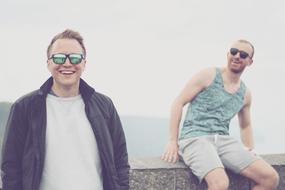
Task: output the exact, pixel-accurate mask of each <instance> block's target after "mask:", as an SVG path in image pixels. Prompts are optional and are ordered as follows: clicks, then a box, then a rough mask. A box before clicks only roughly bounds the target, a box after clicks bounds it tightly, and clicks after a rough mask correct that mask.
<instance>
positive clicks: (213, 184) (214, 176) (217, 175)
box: [205, 168, 229, 190]
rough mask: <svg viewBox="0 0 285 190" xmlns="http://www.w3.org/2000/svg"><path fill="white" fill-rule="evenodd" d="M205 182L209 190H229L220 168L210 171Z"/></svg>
mask: <svg viewBox="0 0 285 190" xmlns="http://www.w3.org/2000/svg"><path fill="white" fill-rule="evenodd" d="M205 181H206V182H207V185H208V189H209V190H227V189H228V188H229V178H228V176H227V174H226V172H225V170H224V169H222V168H218V169H214V170H213V171H211V172H210V173H209V174H208V175H207V176H206V177H205Z"/></svg>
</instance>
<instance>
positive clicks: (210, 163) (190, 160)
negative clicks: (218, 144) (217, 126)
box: [179, 137, 223, 182]
mask: <svg viewBox="0 0 285 190" xmlns="http://www.w3.org/2000/svg"><path fill="white" fill-rule="evenodd" d="M179 154H180V155H181V157H182V158H183V161H184V163H185V164H186V165H187V166H189V167H190V169H191V170H192V172H193V173H194V174H195V175H196V176H197V177H198V178H199V180H200V182H201V181H202V179H203V178H204V177H205V176H206V175H207V174H208V173H209V172H210V171H212V170H214V169H216V168H223V164H222V162H221V160H220V158H219V156H218V153H217V150H216V148H215V146H214V145H213V144H212V143H211V142H210V141H209V140H207V139H206V138H203V137H194V138H191V139H187V140H184V141H182V142H181V143H179Z"/></svg>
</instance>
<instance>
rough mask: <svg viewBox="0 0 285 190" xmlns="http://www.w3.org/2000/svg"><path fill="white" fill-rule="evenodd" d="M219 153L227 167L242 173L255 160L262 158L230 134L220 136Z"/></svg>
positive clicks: (218, 142)
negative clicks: (245, 147)
mask: <svg viewBox="0 0 285 190" xmlns="http://www.w3.org/2000/svg"><path fill="white" fill-rule="evenodd" d="M217 146H218V154H219V156H220V158H221V161H222V163H223V165H224V166H225V168H228V169H230V170H232V171H233V172H235V173H240V172H241V171H242V170H244V169H245V168H247V167H248V166H249V165H250V164H252V163H253V162H255V161H257V160H260V159H261V158H260V157H259V156H257V155H255V154H254V153H252V152H250V151H248V150H246V149H244V146H243V144H242V143H241V142H239V141H237V140H236V139H234V138H232V137H229V136H224V137H223V136H220V137H219V139H218V141H217Z"/></svg>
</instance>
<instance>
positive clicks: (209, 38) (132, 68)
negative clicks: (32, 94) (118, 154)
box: [0, 0, 285, 152]
mask: <svg viewBox="0 0 285 190" xmlns="http://www.w3.org/2000/svg"><path fill="white" fill-rule="evenodd" d="M284 4H285V2H284V1H282V0H276V1H262V0H239V1H232V0H217V1H211V0H208V1H206V0H141V1H137V0H104V1H103V0H101V1H99V0H90V1H87V0H85V1H84V0H81V1H75V0H62V1H58V0H41V1H39V0H25V1H22V0H1V2H0V32H1V35H0V52H1V59H0V60H1V61H0V88H1V91H0V101H15V100H16V99H17V98H18V97H20V96H22V95H23V94H26V93H27V92H29V91H32V90H34V89H37V88H39V86H40V85H41V84H42V83H43V82H44V81H45V80H46V78H47V77H49V73H48V70H47V68H46V48H47V45H48V44H49V42H50V40H51V38H52V37H53V36H54V35H55V34H57V33H59V32H62V31H63V30H64V29H66V28H71V29H74V30H77V31H79V32H80V33H81V34H82V36H83V37H84V39H85V43H86V47H87V60H88V62H87V67H86V70H85V73H84V74H83V78H84V79H85V80H86V81H87V82H89V84H91V85H92V86H94V87H95V89H96V90H97V91H100V92H102V93H105V94H107V95H108V96H110V97H111V98H112V99H113V101H114V103H115V105H116V107H117V109H118V111H119V113H120V114H122V115H144V116H158V117H169V109H170V104H171V102H172V101H173V99H174V98H175V97H176V96H177V95H178V93H179V92H180V90H181V89H182V87H183V86H184V85H185V83H186V82H187V80H188V79H189V78H190V77H191V76H192V75H193V74H194V73H196V72H197V71H199V70H200V69H202V68H205V67H213V66H222V65H225V64H226V52H227V50H228V48H229V46H230V45H231V43H232V42H233V41H235V40H237V39H240V38H244V39H247V40H250V41H251V42H252V43H253V44H254V45H255V48H256V54H255V57H254V64H253V65H252V66H251V67H250V68H248V69H247V70H246V72H244V74H243V76H242V77H243V80H244V81H245V83H246V84H247V86H248V87H250V88H251V91H252V94H253V107H252V118H253V119H252V120H253V124H254V126H255V127H256V129H255V130H259V132H260V131H261V132H262V133H264V136H266V135H267V134H270V136H272V135H271V134H274V138H271V137H267V138H266V140H267V141H270V142H275V141H276V142H277V141H278V142H279V143H280V142H281V140H282V139H283V134H284V132H285V130H284V123H285V117H284V116H283V115H284V107H285V102H284V99H283V97H285V90H284V88H285V87H284V85H282V82H283V81H284V74H285V65H284V61H282V60H283V59H284V58H283V56H284V52H283V51H284V47H283V44H284V34H285V12H284ZM280 131H283V133H280ZM268 132H270V133H268ZM281 136H282V137H281ZM275 137H276V138H275ZM276 139H277V140H276ZM282 142H284V141H283V140H282ZM276 144H277V143H276ZM283 152H285V151H283Z"/></svg>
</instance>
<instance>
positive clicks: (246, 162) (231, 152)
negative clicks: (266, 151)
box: [217, 136, 279, 190]
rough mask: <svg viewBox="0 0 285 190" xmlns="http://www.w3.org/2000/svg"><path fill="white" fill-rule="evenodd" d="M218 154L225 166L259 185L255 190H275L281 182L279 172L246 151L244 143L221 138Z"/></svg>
mask: <svg viewBox="0 0 285 190" xmlns="http://www.w3.org/2000/svg"><path fill="white" fill-rule="evenodd" d="M217 145H218V147H219V149H218V153H219V156H220V158H221V160H222V163H223V164H224V166H225V167H226V168H228V169H230V170H232V171H233V172H235V173H239V174H241V175H244V176H246V177H248V178H250V179H252V180H253V181H255V182H256V183H257V185H256V186H255V187H254V188H253V190H263V189H264V190H271V189H275V188H276V186H277V185H278V182H279V177H278V174H277V172H276V171H275V170H274V169H273V168H272V167H271V166H270V165H269V164H268V163H266V162H265V161H264V160H263V159H262V158H260V157H259V156H257V155H255V154H253V153H252V152H249V151H248V150H245V149H244V147H243V145H242V143H240V142H238V141H237V140H235V139H233V138H231V137H229V136H219V139H218V141H217Z"/></svg>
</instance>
